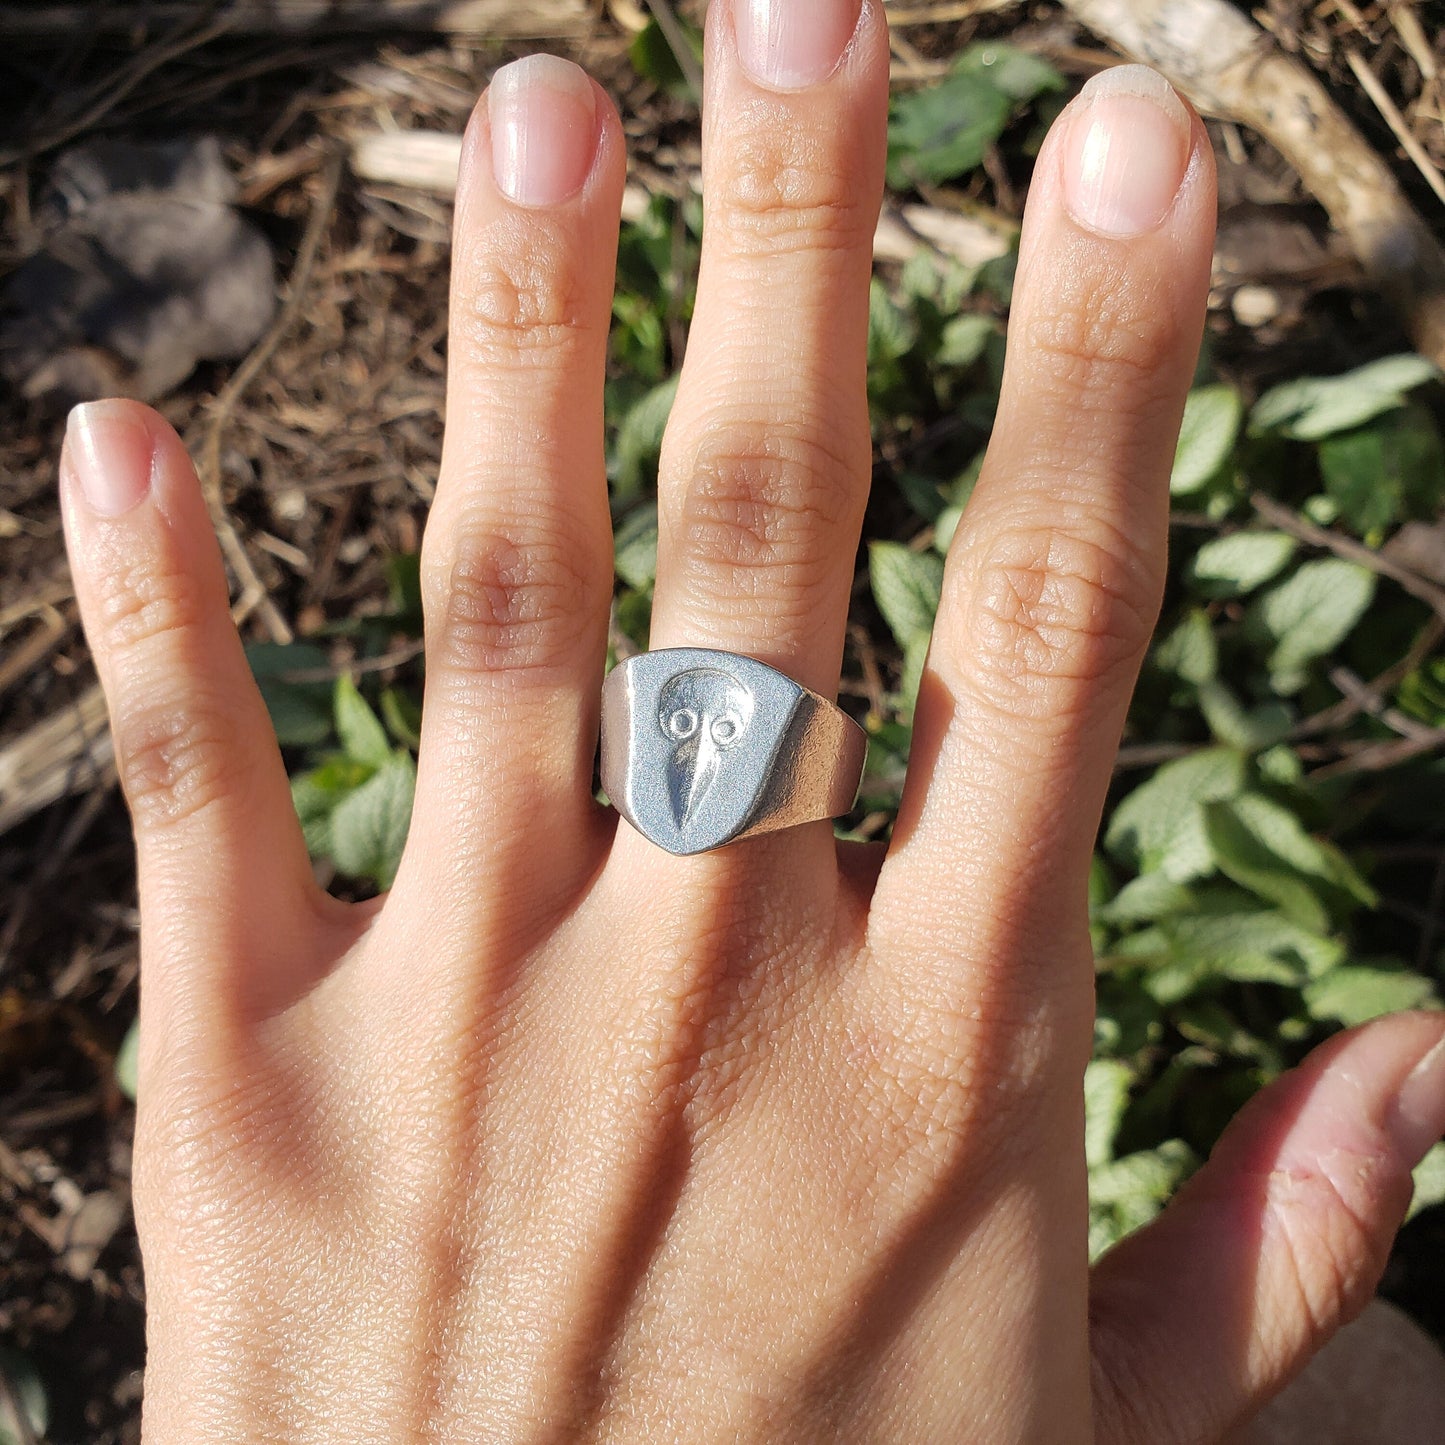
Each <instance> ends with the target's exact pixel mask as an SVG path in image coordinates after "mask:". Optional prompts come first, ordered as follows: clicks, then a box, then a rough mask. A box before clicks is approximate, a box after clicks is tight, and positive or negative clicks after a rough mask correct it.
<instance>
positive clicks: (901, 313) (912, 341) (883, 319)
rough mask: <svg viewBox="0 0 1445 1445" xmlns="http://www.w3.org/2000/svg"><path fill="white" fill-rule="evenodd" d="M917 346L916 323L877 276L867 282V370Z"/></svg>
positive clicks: (874, 370) (871, 370) (873, 370)
mask: <svg viewBox="0 0 1445 1445" xmlns="http://www.w3.org/2000/svg"><path fill="white" fill-rule="evenodd" d="M917 344H918V323H917V321H916V320H915V319H914V318H913V315H912V313H911V312H909V311H906V310H905V309H904V308H903V307H902V306H900V305H899V304H898V303H897V302H896V301H895V300H894V299H893V298H892V297H891V296H890V295H889V294H888V288H887V287H886V286H885V285H884V284H883V282H881V281H880V280H879V279H878V278H877V277H876V276H875V277H874V278H873V279H872V281H870V282H869V283H868V369H869V371H870V372H876V371H877V370H878V369H879V368H880V367H884V366H886V364H887V363H888V362H891V361H897V360H898V359H899V358H900V357H904V356H907V355H908V353H909V352H910V351H912V350H913V348H914V347H915V346H916V345H917Z"/></svg>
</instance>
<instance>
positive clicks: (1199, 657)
mask: <svg viewBox="0 0 1445 1445" xmlns="http://www.w3.org/2000/svg"><path fill="white" fill-rule="evenodd" d="M1154 664H1155V666H1156V667H1160V668H1162V669H1163V670H1164V671H1165V672H1172V673H1174V675H1175V676H1176V677H1182V678H1183V679H1184V680H1185V682H1192V683H1195V684H1202V683H1206V682H1208V681H1209V680H1210V679H1211V678H1212V677H1213V676H1214V675H1215V673H1216V672H1217V671H1218V669H1219V648H1218V646H1217V644H1216V643H1215V640H1214V626H1213V624H1212V623H1211V622H1210V620H1209V614H1208V613H1207V612H1206V611H1205V610H1204V609H1203V608H1202V607H1191V608H1189V610H1188V611H1187V612H1185V614H1184V616H1183V617H1182V618H1181V619H1180V621H1179V623H1178V625H1177V626H1176V627H1175V628H1174V630H1173V631H1172V632H1171V633H1170V634H1169V635H1168V637H1166V638H1165V639H1164V640H1163V641H1162V642H1160V643H1159V644H1158V645H1157V646H1156V647H1155V649H1154Z"/></svg>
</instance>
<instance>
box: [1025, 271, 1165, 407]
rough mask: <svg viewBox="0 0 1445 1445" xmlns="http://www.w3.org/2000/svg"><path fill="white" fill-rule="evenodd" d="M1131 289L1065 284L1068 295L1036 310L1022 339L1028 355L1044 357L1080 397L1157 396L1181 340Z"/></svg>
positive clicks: (1159, 311) (1054, 376)
mask: <svg viewBox="0 0 1445 1445" xmlns="http://www.w3.org/2000/svg"><path fill="white" fill-rule="evenodd" d="M1150 299H1151V298H1149V297H1147V296H1145V297H1141V296H1140V295H1139V294H1137V292H1136V291H1135V290H1134V289H1131V288H1129V287H1109V286H1098V285H1088V284H1087V283H1082V282H1074V283H1073V284H1070V283H1069V282H1067V281H1066V282H1065V283H1064V285H1063V288H1062V294H1060V295H1058V296H1057V297H1056V299H1055V300H1054V301H1053V302H1052V303H1051V304H1050V305H1048V306H1044V307H1040V308H1038V310H1037V311H1035V312H1032V313H1031V314H1030V315H1029V317H1028V318H1027V320H1026V321H1025V322H1024V324H1023V326H1022V327H1021V330H1022V333H1023V334H1022V336H1021V337H1020V338H1019V339H1020V340H1021V341H1022V343H1023V347H1024V350H1025V352H1026V353H1027V354H1029V355H1032V356H1036V357H1039V358H1042V360H1043V362H1044V363H1045V370H1046V372H1047V374H1048V375H1049V377H1050V379H1051V380H1052V381H1053V382H1054V384H1056V385H1058V386H1059V387H1061V388H1063V389H1065V390H1067V391H1069V392H1071V393H1075V394H1078V395H1088V394H1091V393H1096V392H1099V391H1108V392H1109V393H1110V394H1111V395H1119V394H1123V395H1127V394H1129V393H1131V392H1137V391H1139V390H1140V389H1141V388H1142V389H1143V390H1144V392H1145V394H1146V395H1153V394H1155V393H1156V392H1158V390H1159V388H1160V381H1159V378H1160V377H1161V376H1162V375H1164V374H1165V372H1166V370H1167V367H1166V363H1167V362H1168V360H1169V359H1170V357H1171V356H1172V355H1173V353H1174V351H1175V348H1176V341H1175V337H1174V334H1173V332H1172V331H1171V329H1170V327H1169V326H1167V325H1164V324H1161V321H1160V317H1161V316H1167V315H1168V314H1169V312H1168V310H1167V308H1164V307H1163V306H1162V303H1159V304H1147V303H1148V302H1149V301H1150Z"/></svg>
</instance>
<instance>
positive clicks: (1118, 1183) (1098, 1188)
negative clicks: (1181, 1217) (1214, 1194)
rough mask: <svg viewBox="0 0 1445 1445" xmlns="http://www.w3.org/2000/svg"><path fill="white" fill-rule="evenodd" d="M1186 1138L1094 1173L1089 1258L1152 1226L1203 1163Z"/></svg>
mask: <svg viewBox="0 0 1445 1445" xmlns="http://www.w3.org/2000/svg"><path fill="white" fill-rule="evenodd" d="M1198 1162H1199V1161H1198V1158H1197V1157H1196V1155H1195V1154H1194V1151H1193V1150H1192V1149H1190V1147H1189V1146H1188V1145H1187V1144H1186V1143H1184V1142H1183V1140H1181V1139H1166V1140H1165V1141H1164V1143H1162V1144H1160V1145H1159V1147H1158V1148H1156V1149H1147V1150H1141V1151H1140V1152H1139V1153H1137V1154H1129V1155H1126V1156H1125V1157H1124V1158H1123V1159H1116V1160H1113V1161H1112V1162H1109V1163H1106V1164H1101V1165H1098V1166H1096V1167H1095V1168H1093V1169H1091V1170H1090V1171H1089V1258H1090V1260H1095V1259H1097V1258H1098V1257H1099V1256H1100V1255H1101V1254H1103V1253H1104V1251H1105V1250H1107V1249H1110V1248H1112V1247H1113V1246H1114V1245H1115V1244H1117V1243H1118V1242H1119V1241H1120V1240H1121V1239H1123V1238H1124V1237H1125V1236H1126V1235H1129V1234H1132V1233H1133V1232H1134V1231H1135V1230H1136V1229H1138V1228H1140V1227H1141V1226H1142V1225H1145V1224H1147V1223H1148V1222H1149V1221H1150V1220H1151V1219H1153V1218H1154V1216H1155V1215H1156V1214H1158V1213H1159V1211H1160V1210H1161V1209H1162V1208H1163V1207H1164V1205H1165V1203H1166V1202H1167V1201H1168V1199H1169V1197H1170V1195H1172V1194H1173V1193H1174V1191H1175V1190H1176V1189H1177V1188H1178V1187H1179V1185H1180V1184H1181V1183H1183V1181H1184V1180H1185V1179H1186V1178H1187V1177H1188V1176H1189V1174H1190V1173H1191V1171H1192V1170H1193V1169H1194V1168H1195V1167H1196V1165H1197V1164H1198Z"/></svg>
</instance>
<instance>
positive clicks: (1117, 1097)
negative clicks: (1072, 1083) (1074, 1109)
mask: <svg viewBox="0 0 1445 1445" xmlns="http://www.w3.org/2000/svg"><path fill="white" fill-rule="evenodd" d="M1133 1082H1134V1071H1133V1070H1132V1069H1131V1068H1130V1067H1129V1065H1128V1064H1126V1063H1123V1062H1121V1061H1120V1060H1119V1059H1094V1060H1093V1061H1092V1062H1091V1063H1090V1064H1089V1065H1088V1066H1087V1067H1086V1068H1085V1069H1084V1158H1085V1159H1086V1160H1087V1161H1088V1163H1089V1167H1090V1168H1091V1169H1092V1168H1093V1167H1094V1166H1095V1165H1097V1164H1104V1163H1107V1162H1108V1161H1109V1160H1110V1159H1112V1158H1113V1157H1114V1136H1115V1134H1117V1133H1118V1132H1119V1123H1120V1121H1121V1120H1122V1119H1123V1117H1124V1110H1125V1108H1127V1107H1128V1103H1129V1086H1130V1085H1131V1084H1132V1083H1133Z"/></svg>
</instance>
